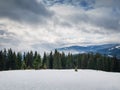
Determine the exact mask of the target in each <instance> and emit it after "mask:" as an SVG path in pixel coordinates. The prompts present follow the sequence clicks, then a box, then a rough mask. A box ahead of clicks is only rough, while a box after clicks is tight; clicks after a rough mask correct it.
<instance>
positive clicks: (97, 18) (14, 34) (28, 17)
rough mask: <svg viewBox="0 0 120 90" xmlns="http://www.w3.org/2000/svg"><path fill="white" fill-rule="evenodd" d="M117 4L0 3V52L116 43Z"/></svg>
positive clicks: (82, 0)
mask: <svg viewBox="0 0 120 90" xmlns="http://www.w3.org/2000/svg"><path fill="white" fill-rule="evenodd" d="M119 36H120V0H0V48H1V49H3V48H13V49H14V50H17V51H26V50H38V51H48V50H53V49H54V48H59V47H64V46H70V45H91V44H106V43H120V40H119Z"/></svg>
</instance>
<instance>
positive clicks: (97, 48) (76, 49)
mask: <svg viewBox="0 0 120 90" xmlns="http://www.w3.org/2000/svg"><path fill="white" fill-rule="evenodd" d="M57 50H58V51H60V52H62V51H63V52H65V53H69V52H70V53H73V54H77V53H90V52H93V53H100V54H105V55H108V56H110V57H113V56H116V57H117V58H120V44H104V45H91V46H69V47H63V48H58V49H57Z"/></svg>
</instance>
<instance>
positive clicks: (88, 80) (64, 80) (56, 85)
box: [0, 70, 120, 90]
mask: <svg viewBox="0 0 120 90" xmlns="http://www.w3.org/2000/svg"><path fill="white" fill-rule="evenodd" d="M0 90H120V73H110V72H103V71H94V70H78V72H75V71H74V70H18V71H1V72H0Z"/></svg>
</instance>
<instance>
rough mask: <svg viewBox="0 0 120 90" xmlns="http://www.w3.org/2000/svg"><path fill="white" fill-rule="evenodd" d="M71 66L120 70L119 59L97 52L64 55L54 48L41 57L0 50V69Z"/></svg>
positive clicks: (112, 70)
mask: <svg viewBox="0 0 120 90" xmlns="http://www.w3.org/2000/svg"><path fill="white" fill-rule="evenodd" d="M73 68H75V69H76V68H78V69H95V70H103V71H111V72H120V60H118V59H117V58H116V57H112V58H110V57H107V56H105V55H101V54H98V53H96V54H93V53H88V54H76V55H72V54H70V53H69V54H68V55H65V53H64V52H62V53H59V52H58V51H57V50H55V51H54V53H53V52H52V51H51V52H50V53H49V54H48V53H45V52H44V55H43V57H41V55H40V54H38V53H37V52H36V51H35V52H34V53H33V51H30V52H27V53H23V54H22V53H20V52H17V53H16V52H14V51H12V49H8V50H6V49H4V50H1V51H0V70H17V69H73Z"/></svg>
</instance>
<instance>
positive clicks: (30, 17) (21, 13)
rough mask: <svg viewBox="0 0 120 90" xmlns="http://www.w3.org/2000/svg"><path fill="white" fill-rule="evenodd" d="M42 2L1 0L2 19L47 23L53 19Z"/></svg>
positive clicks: (34, 0) (0, 11) (0, 12)
mask: <svg viewBox="0 0 120 90" xmlns="http://www.w3.org/2000/svg"><path fill="white" fill-rule="evenodd" d="M52 15H53V12H51V11H49V10H48V9H47V8H46V7H45V6H44V5H43V4H42V3H41V2H39V3H38V2H37V1H36V0H1V1H0V17H1V18H9V19H11V20H15V21H19V22H27V23H35V22H42V23H43V22H46V21H47V19H50V17H52Z"/></svg>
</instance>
